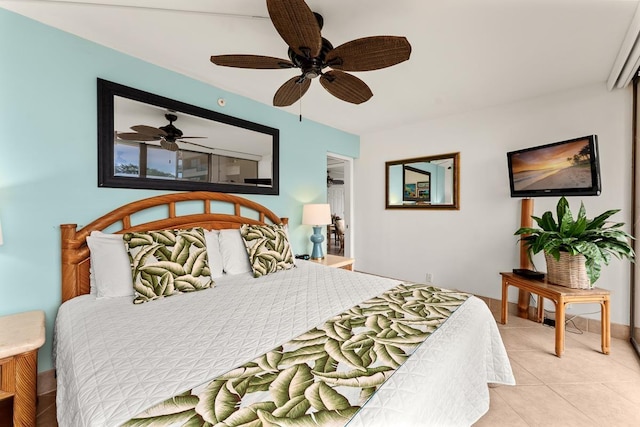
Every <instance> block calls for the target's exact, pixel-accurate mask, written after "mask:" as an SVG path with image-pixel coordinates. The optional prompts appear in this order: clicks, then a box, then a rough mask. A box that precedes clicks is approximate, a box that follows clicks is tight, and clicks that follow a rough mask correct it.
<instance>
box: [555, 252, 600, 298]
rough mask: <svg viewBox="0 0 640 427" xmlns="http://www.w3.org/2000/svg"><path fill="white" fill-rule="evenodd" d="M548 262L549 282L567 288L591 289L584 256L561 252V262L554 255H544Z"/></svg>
mask: <svg viewBox="0 0 640 427" xmlns="http://www.w3.org/2000/svg"><path fill="white" fill-rule="evenodd" d="M544 258H545V260H546V261H547V280H548V281H549V282H551V283H553V284H554V285H560V286H566V287H567V288H574V289H591V282H590V281H589V276H587V269H586V267H585V262H586V259H585V257H584V256H583V255H570V254H568V253H567V252H560V260H559V261H556V259H555V258H554V257H553V255H549V254H547V253H545V254H544Z"/></svg>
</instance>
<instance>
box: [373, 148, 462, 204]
mask: <svg viewBox="0 0 640 427" xmlns="http://www.w3.org/2000/svg"><path fill="white" fill-rule="evenodd" d="M385 165H386V171H385V172H386V173H385V176H386V180H385V182H386V191H385V193H386V208H387V209H452V210H459V209H460V153H449V154H440V155H436V156H426V157H416V158H413V159H403V160H393V161H390V162H386V164H385Z"/></svg>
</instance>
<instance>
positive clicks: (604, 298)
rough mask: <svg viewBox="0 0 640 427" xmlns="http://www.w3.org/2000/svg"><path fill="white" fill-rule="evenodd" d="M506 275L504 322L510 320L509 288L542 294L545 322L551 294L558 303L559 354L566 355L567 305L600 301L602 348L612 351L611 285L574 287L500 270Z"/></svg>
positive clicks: (540, 313)
mask: <svg viewBox="0 0 640 427" xmlns="http://www.w3.org/2000/svg"><path fill="white" fill-rule="evenodd" d="M500 275H501V276H502V313H501V314H502V315H501V319H500V321H501V323H502V324H504V325H506V324H507V302H508V301H507V289H508V288H509V286H515V287H516V288H518V289H522V290H523V291H528V292H531V293H532V294H536V295H538V316H537V319H536V320H537V321H538V322H542V320H543V314H544V313H543V312H544V299H545V298H548V299H550V300H551V301H553V302H554V304H555V305H556V326H555V328H556V355H557V356H558V357H561V356H562V353H563V352H564V328H565V326H564V324H565V308H566V306H567V304H580V303H596V302H597V303H600V305H601V307H602V309H601V323H602V330H601V333H602V352H603V353H604V354H609V353H610V348H611V323H610V313H609V301H610V298H609V297H610V292H609V291H608V290H607V289H601V288H593V289H573V288H567V287H564V286H558V285H554V284H551V283H548V282H547V279H546V277H545V279H544V280H536V279H529V278H527V277H523V276H518V275H516V274H513V273H500Z"/></svg>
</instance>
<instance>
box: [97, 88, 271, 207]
mask: <svg viewBox="0 0 640 427" xmlns="http://www.w3.org/2000/svg"><path fill="white" fill-rule="evenodd" d="M278 161H279V131H278V129H274V128H271V127H268V126H264V125H261V124H258V123H253V122H250V121H247V120H243V119H239V118H237V117H232V116H228V115H225V114H222V113H218V112H215V111H211V110H207V109H205V108H201V107H197V106H194V105H190V104H186V103H184V102H180V101H176V100H173V99H169V98H165V97H162V96H159V95H154V94H152V93H148V92H144V91H141V90H138V89H134V88H131V87H127V86H123V85H120V84H117V83H113V82H109V81H106V80H102V79H98V185H99V186H101V187H117V188H145V189H154V190H178V191H195V190H204V191H218V192H223V193H241V194H271V195H277V194H278V192H279V186H278V182H279V181H278V175H279V163H278Z"/></svg>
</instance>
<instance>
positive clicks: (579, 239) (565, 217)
mask: <svg viewBox="0 0 640 427" xmlns="http://www.w3.org/2000/svg"><path fill="white" fill-rule="evenodd" d="M619 211H620V209H612V210H608V211H606V212H605V213H603V214H601V215H599V216H597V217H595V218H594V219H588V218H587V212H586V210H585V208H584V204H583V203H582V202H581V203H580V210H579V211H578V217H577V218H576V219H575V220H574V219H573V214H572V213H571V210H570V209H569V202H567V199H565V198H564V197H562V198H561V199H560V200H559V201H558V205H557V207H556V214H557V218H558V220H557V221H556V219H555V218H554V217H553V213H552V212H551V211H547V212H545V213H544V214H543V215H542V218H538V217H535V216H532V217H531V218H533V219H534V220H535V221H536V222H537V223H538V227H540V228H530V227H521V228H520V229H518V230H517V231H516V232H515V235H520V236H522V237H521V238H520V239H521V240H522V241H523V242H524V244H525V247H526V248H527V251H528V252H529V256H531V255H532V254H537V253H538V252H541V251H544V252H545V253H547V254H549V255H552V256H553V257H554V258H555V259H556V260H559V259H560V252H567V253H569V254H571V255H583V256H584V257H585V259H586V265H585V267H586V271H587V275H588V276H589V280H590V282H591V285H593V284H594V283H595V282H596V280H598V278H599V277H600V271H601V269H602V264H604V265H609V261H610V260H611V256H612V255H614V256H615V257H617V258H618V259H623V258H627V259H629V260H630V261H631V262H633V261H634V259H635V254H634V252H633V248H632V247H631V245H630V244H629V241H630V239H632V237H631V236H630V235H629V234H628V233H626V232H625V231H624V230H622V229H621V227H622V226H623V225H624V223H622V222H618V223H613V222H610V221H607V219H608V218H609V217H611V216H612V215H614V214H616V213H617V212H619Z"/></svg>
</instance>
